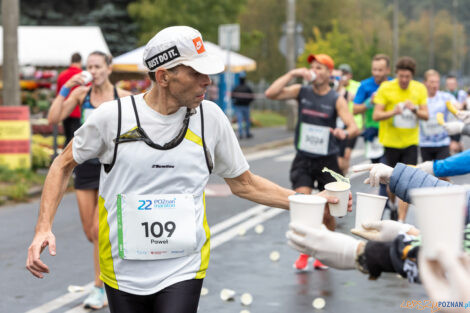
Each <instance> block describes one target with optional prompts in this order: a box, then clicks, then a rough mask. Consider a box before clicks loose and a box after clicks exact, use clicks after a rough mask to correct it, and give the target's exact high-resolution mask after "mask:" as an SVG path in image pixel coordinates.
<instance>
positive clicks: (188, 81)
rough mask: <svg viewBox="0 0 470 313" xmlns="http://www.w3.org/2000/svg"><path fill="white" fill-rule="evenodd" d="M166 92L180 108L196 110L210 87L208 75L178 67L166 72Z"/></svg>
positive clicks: (187, 67)
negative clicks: (167, 74)
mask: <svg viewBox="0 0 470 313" xmlns="http://www.w3.org/2000/svg"><path fill="white" fill-rule="evenodd" d="M168 73H169V82H168V92H169V94H170V96H171V97H172V98H173V99H175V100H176V102H177V103H178V105H179V106H180V107H188V108H191V109H194V108H197V107H198V106H199V104H200V103H201V101H202V100H204V94H205V93H206V89H207V86H209V85H210V83H211V79H210V78H209V75H204V74H201V73H198V72H196V71H195V70H193V69H192V68H191V67H189V66H184V65H180V66H178V68H177V69H175V70H174V71H168Z"/></svg>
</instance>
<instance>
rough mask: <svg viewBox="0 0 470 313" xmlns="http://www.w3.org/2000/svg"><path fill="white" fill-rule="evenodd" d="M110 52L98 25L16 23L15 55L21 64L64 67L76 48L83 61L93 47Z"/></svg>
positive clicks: (0, 56) (0, 38)
mask: <svg viewBox="0 0 470 313" xmlns="http://www.w3.org/2000/svg"><path fill="white" fill-rule="evenodd" d="M0 46H1V48H0V64H3V28H2V27H0ZM96 50H99V51H102V52H105V53H109V49H108V45H107V44H106V41H105V40H104V37H103V34H102V33H101V29H100V28H99V27H98V26H19V27H18V59H19V64H20V65H33V66H44V67H59V66H60V67H66V66H68V65H69V64H70V57H71V56H72V54H73V53H75V52H79V53H80V54H81V55H82V58H83V62H84V63H85V60H86V57H87V56H88V54H90V53H91V52H93V51H96Z"/></svg>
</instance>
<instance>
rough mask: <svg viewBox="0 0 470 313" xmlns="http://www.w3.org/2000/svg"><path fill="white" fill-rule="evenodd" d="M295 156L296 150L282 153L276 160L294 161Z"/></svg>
mask: <svg viewBox="0 0 470 313" xmlns="http://www.w3.org/2000/svg"><path fill="white" fill-rule="evenodd" d="M294 158H295V152H294V153H289V154H286V155H281V156H278V157H277V158H275V159H274V161H276V162H292V160H294Z"/></svg>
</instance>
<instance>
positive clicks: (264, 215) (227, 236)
mask: <svg viewBox="0 0 470 313" xmlns="http://www.w3.org/2000/svg"><path fill="white" fill-rule="evenodd" d="M284 211H285V210H282V209H273V208H270V207H268V206H265V205H256V206H254V207H252V208H249V209H248V210H246V211H243V212H241V213H239V214H237V215H234V216H232V217H230V218H228V219H226V220H224V221H222V222H220V223H217V224H215V225H214V226H212V227H211V228H210V230H211V236H212V238H211V249H215V248H216V247H218V246H220V245H222V244H224V243H226V242H227V241H229V240H231V239H233V238H234V237H236V236H237V235H238V230H239V229H240V228H244V229H246V230H249V229H250V228H253V227H255V226H256V225H258V224H260V223H262V222H264V221H267V220H268V219H271V218H273V217H275V216H277V215H278V214H280V213H282V212H284ZM244 220H246V221H245V222H243V223H241V224H238V223H240V222H242V221H244ZM236 224H238V225H236ZM234 225H236V226H234ZM232 226H233V227H232ZM226 229H228V230H226ZM219 233H220V234H219ZM216 234H219V235H216ZM92 286H93V282H90V283H89V284H87V285H85V286H83V288H84V291H82V292H75V293H67V294H65V295H63V296H60V297H58V298H56V299H54V300H52V301H49V302H47V303H45V304H43V305H41V306H39V307H37V308H34V309H32V310H29V311H28V312H26V313H48V312H52V311H54V310H57V309H58V308H60V307H62V306H64V305H66V304H68V303H71V302H74V301H76V300H77V299H79V298H80V297H83V296H85V295H86V294H88V292H89V291H90V290H91V287H92ZM85 312H91V310H89V309H84V308H83V305H82V304H79V305H77V306H76V307H74V308H72V309H70V310H68V311H66V313H85Z"/></svg>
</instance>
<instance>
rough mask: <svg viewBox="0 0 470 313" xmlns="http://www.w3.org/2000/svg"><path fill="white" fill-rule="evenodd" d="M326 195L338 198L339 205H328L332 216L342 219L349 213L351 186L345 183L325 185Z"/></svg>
mask: <svg viewBox="0 0 470 313" xmlns="http://www.w3.org/2000/svg"><path fill="white" fill-rule="evenodd" d="M325 190H326V194H327V195H329V196H332V197H336V198H338V200H339V201H338V203H334V204H333V203H328V206H329V208H330V214H331V216H336V217H342V216H345V215H346V214H347V213H348V202H349V191H350V190H351V185H350V184H348V183H345V182H333V183H329V184H326V185H325Z"/></svg>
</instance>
